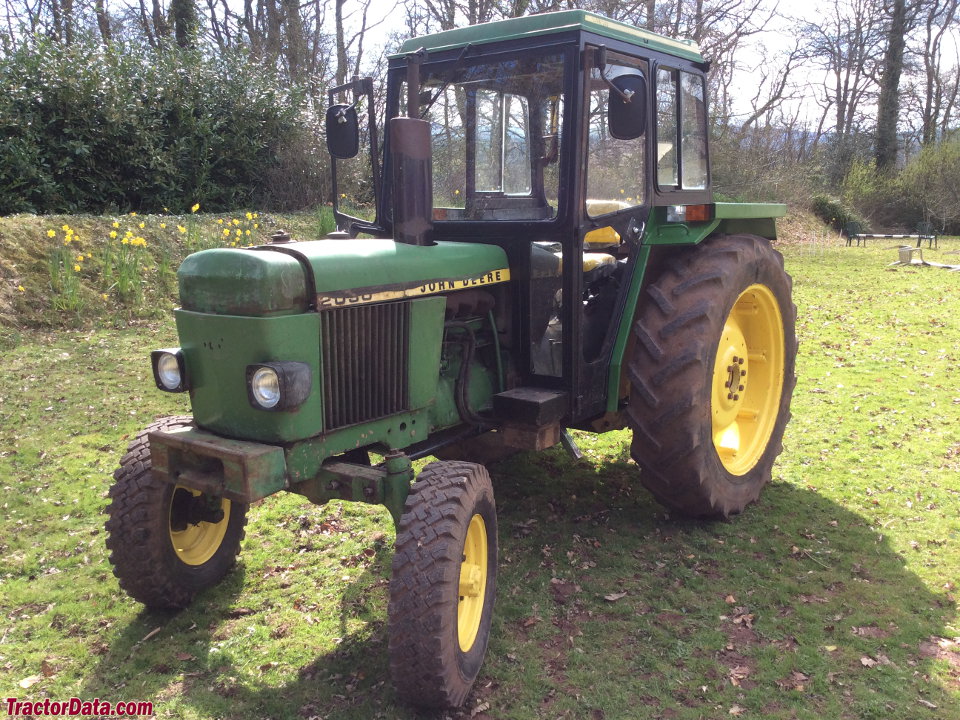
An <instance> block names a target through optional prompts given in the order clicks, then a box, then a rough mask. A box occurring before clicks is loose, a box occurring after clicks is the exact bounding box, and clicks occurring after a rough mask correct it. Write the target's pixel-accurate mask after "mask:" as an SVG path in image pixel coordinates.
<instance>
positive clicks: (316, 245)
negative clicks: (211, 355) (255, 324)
mask: <svg viewBox="0 0 960 720" xmlns="http://www.w3.org/2000/svg"><path fill="white" fill-rule="evenodd" d="M311 276H312V278H311ZM177 278H178V280H179V284H180V302H181V304H182V306H183V309H184V310H190V311H193V312H202V313H216V314H221V315H252V316H259V317H262V316H270V315H284V314H291V313H297V312H305V311H306V310H308V309H310V308H313V307H316V308H318V309H320V310H323V309H325V308H328V307H336V306H340V305H353V304H366V303H370V302H381V301H385V300H393V299H398V298H401V297H421V296H424V295H431V294H436V293H439V292H446V291H449V290H458V289H464V288H468V287H473V286H477V285H487V284H492V283H497V282H505V281H507V280H509V279H510V272H509V269H508V267H507V257H506V253H504V251H503V250H502V249H501V248H499V247H496V246H495V245H479V244H476V243H469V244H468V243H453V242H440V243H437V244H436V245H430V246H416V245H405V244H402V243H396V242H394V241H392V240H357V239H355V240H315V241H309V242H297V243H284V244H278V245H264V246H261V247H258V248H246V249H240V248H237V249H232V248H223V249H216V250H204V251H203V252H199V253H195V254H193V255H191V256H189V257H188V258H187V259H186V260H184V261H183V264H182V265H181V266H180V270H179V271H178V272H177Z"/></svg>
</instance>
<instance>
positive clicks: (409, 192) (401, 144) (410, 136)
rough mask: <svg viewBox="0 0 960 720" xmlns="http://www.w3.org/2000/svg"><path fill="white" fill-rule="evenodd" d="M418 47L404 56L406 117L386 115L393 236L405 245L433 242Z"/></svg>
mask: <svg viewBox="0 0 960 720" xmlns="http://www.w3.org/2000/svg"><path fill="white" fill-rule="evenodd" d="M424 55H425V53H424V51H423V50H422V49H420V50H417V51H416V52H414V53H411V54H410V55H409V56H408V57H407V117H405V118H404V117H395V118H391V119H390V155H391V159H392V165H393V175H392V177H393V237H394V240H395V241H396V242H402V243H406V244H408V245H433V244H434V243H433V239H432V235H433V168H432V165H431V144H430V123H429V122H427V121H426V120H421V119H420V117H419V115H420V63H421V62H422V61H423V57H424Z"/></svg>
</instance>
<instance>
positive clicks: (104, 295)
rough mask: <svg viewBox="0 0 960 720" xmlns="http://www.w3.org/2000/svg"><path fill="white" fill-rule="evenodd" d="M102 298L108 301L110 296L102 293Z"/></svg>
mask: <svg viewBox="0 0 960 720" xmlns="http://www.w3.org/2000/svg"><path fill="white" fill-rule="evenodd" d="M100 297H102V298H103V299H104V300H106V299H108V298H109V297H110V296H109V295H107V294H106V293H100Z"/></svg>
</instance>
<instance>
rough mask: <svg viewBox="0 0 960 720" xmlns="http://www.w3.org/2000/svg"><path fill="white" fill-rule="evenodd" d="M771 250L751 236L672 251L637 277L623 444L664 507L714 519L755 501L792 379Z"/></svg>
mask: <svg viewBox="0 0 960 720" xmlns="http://www.w3.org/2000/svg"><path fill="white" fill-rule="evenodd" d="M791 291H792V281H791V279H790V276H789V275H788V274H787V273H786V272H785V271H784V267H783V257H782V256H781V255H780V253H778V252H776V251H775V250H774V249H773V248H772V247H771V246H770V243H769V242H768V241H767V240H766V239H764V238H761V237H756V236H751V235H718V236H714V237H712V238H709V239H707V240H706V241H704V242H703V243H702V244H700V245H698V246H696V247H693V248H690V249H688V250H684V251H681V252H680V253H678V254H677V257H675V258H674V259H673V261H672V263H671V264H670V265H669V266H668V267H667V269H666V270H665V271H664V272H663V274H662V275H661V276H660V277H659V278H657V279H656V280H655V281H654V282H653V283H652V284H651V285H649V286H648V288H647V291H646V297H645V300H644V302H643V303H642V305H641V307H640V308H638V317H637V320H636V321H635V323H634V326H633V329H632V332H633V343H634V346H633V351H632V353H631V357H630V361H629V365H628V373H629V380H630V385H631V390H630V406H629V415H630V424H631V427H632V429H633V443H632V446H631V454H632V456H633V458H634V459H635V460H636V462H637V464H638V465H639V466H640V468H641V470H642V472H641V481H642V482H643V484H644V486H645V487H647V489H649V490H650V492H651V493H653V495H654V496H655V497H656V499H657V500H658V501H659V502H661V503H662V504H664V505H666V506H667V507H669V508H672V509H674V510H677V511H678V512H681V513H683V514H686V515H691V516H696V517H726V516H729V515H732V514H735V513H739V512H740V511H742V510H743V509H744V507H746V506H747V505H748V504H749V503H751V502H753V501H754V500H756V499H757V497H758V496H759V494H760V490H761V488H762V487H763V485H764V484H765V483H766V482H768V481H769V479H770V476H771V468H772V465H773V462H774V460H775V459H776V457H777V455H779V454H780V452H781V450H782V444H781V441H782V438H783V432H784V428H785V427H786V424H787V421H788V420H789V417H790V399H791V396H792V394H793V388H794V385H795V384H796V377H795V370H794V368H795V358H796V352H797V339H796V307H795V306H794V304H793V302H792V299H791Z"/></svg>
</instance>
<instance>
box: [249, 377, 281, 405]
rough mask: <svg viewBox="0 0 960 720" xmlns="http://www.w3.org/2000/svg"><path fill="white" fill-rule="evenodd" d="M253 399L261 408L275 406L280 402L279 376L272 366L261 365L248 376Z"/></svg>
mask: <svg viewBox="0 0 960 720" xmlns="http://www.w3.org/2000/svg"><path fill="white" fill-rule="evenodd" d="M250 393H251V394H252V395H253V401H254V402H255V403H256V404H257V405H259V406H260V407H262V408H266V409H270V408H273V407H276V405H277V403H278V402H280V377H279V376H278V375H277V371H276V370H274V369H273V368H272V367H261V368H257V370H256V371H255V372H254V373H253V377H251V378H250Z"/></svg>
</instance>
